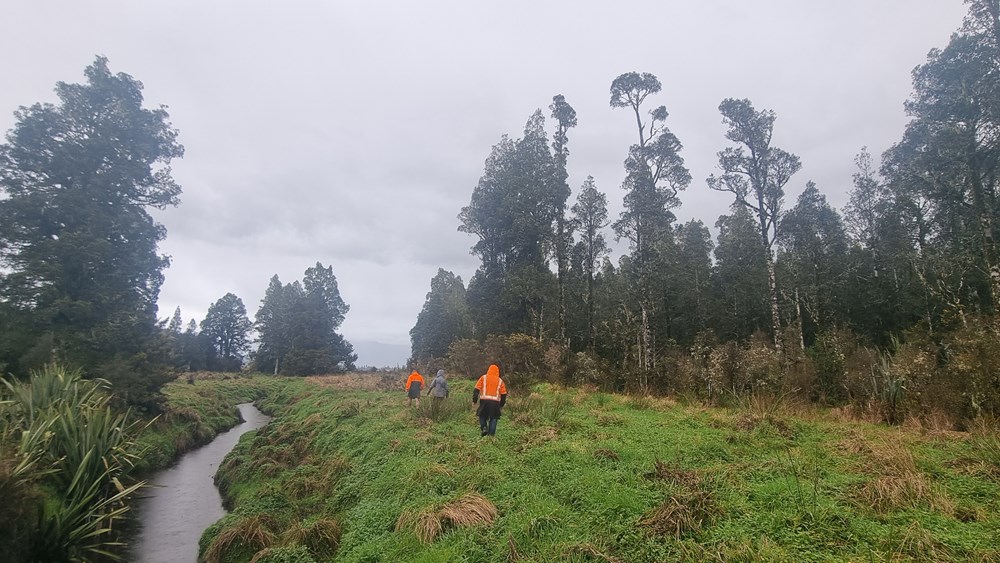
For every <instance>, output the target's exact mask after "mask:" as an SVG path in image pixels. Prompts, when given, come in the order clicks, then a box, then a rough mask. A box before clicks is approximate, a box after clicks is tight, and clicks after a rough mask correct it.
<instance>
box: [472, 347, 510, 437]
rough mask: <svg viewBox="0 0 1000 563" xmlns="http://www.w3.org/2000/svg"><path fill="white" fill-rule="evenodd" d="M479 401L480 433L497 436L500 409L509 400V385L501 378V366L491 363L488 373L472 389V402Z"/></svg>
mask: <svg viewBox="0 0 1000 563" xmlns="http://www.w3.org/2000/svg"><path fill="white" fill-rule="evenodd" d="M476 402H478V403H479V408H478V409H476V415H478V416H479V435H480V436H496V433H497V421H498V420H499V419H500V409H501V408H502V407H503V406H504V404H505V403H506V402H507V385H506V384H505V383H504V382H503V379H500V366H498V365H497V364H490V367H489V369H487V370H486V375H483V376H482V377H480V378H479V381H477V382H476V388H475V389H473V391H472V403H473V404H475V403H476Z"/></svg>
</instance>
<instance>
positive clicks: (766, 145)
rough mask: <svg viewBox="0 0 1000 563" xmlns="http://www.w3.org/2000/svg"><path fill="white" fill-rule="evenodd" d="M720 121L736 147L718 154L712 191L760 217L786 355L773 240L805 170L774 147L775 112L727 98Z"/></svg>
mask: <svg viewBox="0 0 1000 563" xmlns="http://www.w3.org/2000/svg"><path fill="white" fill-rule="evenodd" d="M719 111H720V112H721V113H722V122H723V123H724V124H725V125H726V126H727V127H728V128H729V130H728V131H726V138H727V139H729V140H730V141H733V142H734V143H737V146H735V147H728V148H726V149H724V150H723V151H721V152H720V153H719V168H721V169H722V175H721V176H716V175H715V174H712V175H711V176H709V177H708V180H707V182H708V186H709V187H710V188H712V189H713V190H718V191H723V192H730V193H732V194H733V195H734V196H736V203H737V204H738V205H743V206H745V207H747V208H748V209H750V210H751V211H753V212H754V213H755V214H756V215H757V226H758V229H759V236H760V241H761V243H762V245H763V256H762V258H763V260H764V263H765V266H766V268H767V283H768V293H769V295H768V296H769V298H770V302H771V330H772V331H773V335H774V347H775V350H777V352H778V355H782V354H784V346H783V343H782V336H781V316H780V313H779V310H778V287H777V282H776V279H775V273H774V250H773V246H774V241H775V238H776V236H777V230H778V221H779V219H780V217H781V204H782V201H783V199H784V196H785V191H784V187H785V184H787V183H788V180H790V179H791V177H792V175H793V174H795V173H796V172H798V170H799V168H801V167H802V165H801V163H800V162H799V157H797V156H795V155H794V154H791V153H788V152H785V151H783V150H781V149H779V148H776V147H772V146H771V134H772V132H773V130H774V120H775V114H774V112H773V111H771V110H761V111H757V110H756V109H754V107H753V104H751V103H750V100H737V99H734V98H726V99H725V100H723V101H722V103H721V104H720V105H719Z"/></svg>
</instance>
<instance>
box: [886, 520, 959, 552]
mask: <svg viewBox="0 0 1000 563" xmlns="http://www.w3.org/2000/svg"><path fill="white" fill-rule="evenodd" d="M890 547H891V548H892V549H891V552H892V555H891V556H890V557H889V559H890V560H892V561H900V560H913V561H951V560H954V554H953V553H952V552H951V550H950V549H948V547H947V546H946V545H944V544H942V543H941V542H940V541H938V540H937V539H936V538H935V537H934V535H933V534H932V533H931V532H930V531H928V530H927V529H926V528H924V527H923V526H922V525H921V524H920V522H917V521H913V522H912V523H911V524H910V525H909V526H907V527H906V529H904V530H903V533H902V534H901V535H900V536H899V539H898V541H897V542H895V545H891V546H890Z"/></svg>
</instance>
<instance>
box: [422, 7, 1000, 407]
mask: <svg viewBox="0 0 1000 563" xmlns="http://www.w3.org/2000/svg"><path fill="white" fill-rule="evenodd" d="M968 4H969V13H968V16H967V17H966V19H965V21H964V23H963V26H962V28H961V29H960V30H958V31H957V32H956V33H955V34H954V35H953V36H952V37H951V39H950V41H949V43H948V45H947V46H946V47H945V48H943V49H933V50H931V51H930V52H929V54H928V56H927V60H926V62H925V63H923V64H921V65H920V66H918V67H917V68H916V69H914V71H913V74H912V76H913V92H912V95H911V97H910V99H909V100H907V101H906V103H905V109H906V112H907V114H908V115H909V116H910V121H909V123H908V124H907V125H906V128H905V130H904V132H903V135H902V138H901V139H900V140H899V141H898V142H897V143H895V144H894V145H893V146H891V147H890V148H889V149H888V150H887V151H885V153H884V154H883V155H881V159H880V160H879V159H877V158H876V157H874V156H873V155H871V154H870V153H869V152H868V151H867V149H865V148H862V149H860V151H859V153H858V154H857V157H856V159H855V164H856V171H855V173H854V175H853V189H852V190H851V194H850V202H849V203H848V204H847V205H846V206H845V208H844V209H843V210H841V211H838V210H837V209H835V208H833V207H832V206H831V205H830V204H829V203H828V202H827V199H826V197H825V195H824V194H823V192H822V187H821V186H817V185H816V184H815V183H813V182H812V181H808V180H807V181H805V182H804V185H805V188H804V190H803V191H802V193H801V195H800V196H799V197H798V198H797V199H796V200H795V201H794V202H793V203H791V204H789V202H786V198H785V191H786V190H787V189H789V188H790V187H792V186H794V185H796V184H797V183H798V182H799V181H801V180H800V179H799V178H798V177H797V176H796V174H797V172H798V171H799V170H800V168H801V162H800V159H799V158H798V157H797V156H796V155H795V154H794V153H792V152H790V151H789V150H787V149H788V148H786V147H778V146H775V145H774V144H773V143H772V134H773V132H774V129H775V127H776V124H777V114H776V113H775V112H774V111H773V110H770V109H760V108H757V107H755V106H754V104H753V103H752V102H751V101H750V100H747V99H739V98H727V99H725V100H723V101H722V102H721V103H720V105H719V112H720V115H721V118H722V121H723V123H724V124H725V126H726V133H725V138H724V139H720V143H719V145H720V150H719V152H718V153H717V157H718V170H717V172H716V173H714V174H712V175H710V176H709V177H708V178H705V179H704V180H703V184H702V185H703V186H704V188H703V189H712V190H717V191H720V192H725V193H728V194H731V196H732V198H733V199H732V207H731V208H730V213H728V214H725V215H722V216H720V217H718V219H717V220H716V221H715V223H714V225H715V227H716V230H717V232H718V235H717V237H716V238H715V240H713V238H712V236H711V232H710V231H709V229H708V227H707V226H706V224H705V223H704V222H703V221H701V220H691V221H688V222H686V223H679V222H678V221H677V218H676V216H675V215H674V212H673V210H675V209H676V208H677V207H678V206H679V205H680V204H681V195H682V193H683V192H684V190H686V189H691V184H692V177H691V174H690V172H689V171H688V169H687V168H686V167H685V164H684V159H683V157H682V152H683V147H682V144H681V141H680V139H678V138H677V137H676V136H675V135H674V134H673V133H672V132H671V131H670V129H669V127H668V126H667V121H668V118H669V113H668V112H667V110H666V107H665V106H664V105H658V102H659V101H660V100H659V94H660V91H661V88H662V86H661V83H660V82H659V80H658V79H657V77H656V76H654V75H652V74H649V73H638V72H629V73H625V74H622V75H620V76H618V77H617V78H615V79H614V80H613V81H612V82H611V85H610V98H609V105H610V108H611V109H612V110H618V111H622V112H623V113H624V114H625V115H623V118H624V119H628V120H629V121H630V122H632V123H634V124H635V132H634V134H635V137H634V142H633V144H631V145H630V146H628V147H622V152H623V154H624V157H625V158H624V180H623V182H622V186H621V187H622V189H623V191H624V197H623V207H624V210H623V211H622V212H621V214H620V215H619V216H618V217H617V218H612V217H609V216H608V211H607V195H606V194H604V193H602V192H601V191H600V190H599V188H598V186H596V185H595V182H594V180H593V178H590V177H588V178H587V179H586V180H585V181H584V182H583V183H582V185H581V187H580V188H579V190H578V191H577V197H576V200H575V202H572V203H571V202H570V196H571V189H570V186H569V183H568V173H567V171H566V164H567V161H568V158H569V156H570V152H569V147H570V144H571V143H570V141H571V137H572V135H571V132H572V128H574V127H576V126H578V122H577V118H576V114H575V112H574V111H573V108H572V106H571V105H570V104H569V101H568V100H567V99H566V98H565V97H564V96H562V95H557V96H554V97H553V101H552V104H551V105H550V106H549V116H550V117H551V119H552V121H553V123H554V125H553V133H552V136H551V139H550V138H549V135H548V131H547V128H546V120H545V116H544V114H543V112H542V111H541V110H538V111H536V112H535V113H534V114H532V115H531V116H530V117H529V118H528V121H527V123H526V125H525V128H524V130H523V133H522V134H521V136H519V137H517V138H511V137H510V136H507V135H504V136H502V137H501V139H500V141H499V142H498V143H497V144H496V145H495V146H494V147H493V148H492V150H491V152H490V154H489V156H488V158H487V159H486V163H485V167H484V170H483V174H482V177H481V178H480V180H479V182H478V184H477V185H476V186H475V187H474V189H473V191H472V195H471V198H470V201H469V204H468V205H467V206H465V207H463V208H462V209H461V211H460V213H459V215H458V219H459V222H460V225H459V227H458V228H459V230H460V231H462V232H466V233H469V234H470V235H473V236H474V237H475V243H474V245H473V246H472V253H473V254H474V255H476V256H477V257H479V259H480V260H481V264H480V266H479V268H478V269H477V270H476V272H475V274H474V275H473V276H472V278H471V279H470V280H469V283H468V287H465V285H464V283H463V280H461V279H460V278H459V277H457V276H455V275H454V274H453V273H451V272H448V271H445V270H439V271H438V273H437V275H436V276H435V277H434V278H433V280H432V281H431V289H430V292H429V293H428V294H427V299H426V302H425V304H424V307H423V309H422V310H421V312H420V314H419V315H418V318H417V320H416V324H415V326H414V327H413V329H412V330H411V332H410V335H411V341H412V358H413V360H414V361H416V362H431V363H435V362H437V363H440V362H441V361H445V359H449V360H452V361H453V365H458V364H460V363H461V361H462V360H461V358H465V357H467V354H466V352H467V351H468V349H469V345H470V343H471V342H478V343H479V345H480V347H482V346H485V345H486V342H487V341H488V340H489V339H490V338H493V339H494V340H493V341H494V343H495V339H496V338H500V339H501V340H502V339H503V338H504V337H511V335H528V336H529V337H530V338H531V339H532V340H534V341H535V342H536V343H537V346H536V347H535V350H534V351H533V352H530V354H535V355H536V360H535V361H531V362H527V363H526V364H525V365H534V366H539V367H538V369H537V374H538V375H544V376H547V377H550V378H557V379H563V380H566V381H573V380H577V381H582V380H593V379H594V378H595V377H596V380H597V381H598V382H600V383H601V384H604V385H607V386H609V387H614V388H619V389H634V390H640V391H655V390H662V391H677V392H691V393H696V394H702V395H706V396H712V397H718V396H720V395H721V394H730V395H738V394H742V393H748V392H756V391H758V390H762V389H766V388H769V389H772V390H778V389H782V390H797V391H798V392H799V393H802V394H803V395H806V396H808V397H811V398H812V399H814V400H820V401H824V402H829V403H843V402H853V403H854V404H856V405H877V406H878V408H879V409H881V411H883V415H884V416H886V417H887V418H894V417H896V416H897V415H898V414H899V409H904V410H905V409H911V410H912V411H913V412H927V411H928V410H932V409H939V410H944V411H946V412H948V413H949V414H951V415H953V416H954V417H956V418H970V417H974V416H978V415H981V414H992V415H996V414H998V413H1000V378H998V376H997V375H996V374H997V373H1000V371H998V370H997V369H994V368H1000V366H994V363H995V360H993V358H994V357H996V356H997V354H996V353H995V352H998V351H1000V341H998V336H1000V325H998V323H997V312H998V298H1000V262H998V256H997V248H996V242H995V241H996V235H997V227H996V225H997V213H998V208H997V162H998V157H1000V135H998V131H1000V115H998V113H997V112H998V109H997V108H1000V97H998V95H1000V16H998V13H1000V8H998V2H997V1H996V0H970V1H969V2H968ZM799 185H802V184H799ZM608 236H614V237H615V238H616V239H617V240H625V241H627V242H628V244H629V246H628V252H627V253H626V254H625V255H624V256H622V257H621V258H620V260H618V262H617V263H613V262H612V261H611V260H610V258H609V247H608V244H607V237H608ZM522 341H523V339H518V342H522ZM530 354H529V355H530ZM541 366H544V367H541ZM581 366H586V369H584V368H583V367H581ZM595 370H596V371H595ZM578 371H582V374H581V373H577V372H578ZM594 373H598V374H599V375H596V376H595V375H594Z"/></svg>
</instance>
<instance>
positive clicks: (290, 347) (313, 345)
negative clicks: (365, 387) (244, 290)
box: [166, 262, 358, 375]
mask: <svg viewBox="0 0 1000 563" xmlns="http://www.w3.org/2000/svg"><path fill="white" fill-rule="evenodd" d="M349 310H350V306H349V305H348V304H347V303H345V302H344V300H343V299H342V298H341V296H340V289H339V287H338V285H337V277H336V276H335V275H334V274H333V266H326V267H324V266H323V264H322V263H320V262H317V263H316V265H315V266H312V267H309V268H307V269H306V271H305V276H304V277H303V280H302V281H301V282H300V281H298V280H295V281H294V282H292V283H289V284H284V285H282V283H281V280H280V279H279V278H278V275H277V274H275V275H274V276H272V277H271V281H270V283H269V285H268V287H267V291H266V292H265V294H264V298H263V299H262V300H261V304H260V307H259V308H258V309H257V314H256V315H255V317H254V321H253V322H251V321H250V319H249V317H247V310H246V306H245V305H244V304H243V300H242V299H240V298H239V297H237V296H236V295H235V294H233V293H227V294H225V295H224V296H222V297H221V298H220V299H219V300H218V301H216V302H214V303H212V305H210V306H209V308H208V312H207V313H206V315H205V319H204V320H203V321H201V324H200V328H201V330H200V331H199V324H198V323H197V322H195V321H194V319H192V320H191V321H190V323H188V325H187V329H186V330H185V331H183V332H182V331H181V326H182V325H183V322H184V321H183V319H182V317H181V309H180V307H177V309H175V310H174V315H173V317H171V320H170V323H169V324H168V325H167V331H166V334H167V339H168V341H169V342H170V349H171V352H172V353H171V359H172V364H173V367H174V368H176V369H178V370H181V371H202V370H208V371H239V370H240V369H242V368H243V367H244V366H247V361H248V360H249V361H250V364H249V366H248V367H250V368H251V369H253V370H255V371H263V372H265V373H273V374H274V375H278V374H282V375H312V374H319V373H334V372H343V371H350V370H353V369H354V368H355V366H354V362H355V361H357V359H358V356H357V354H355V353H354V347H353V346H352V345H351V343H350V342H348V341H347V340H346V339H344V337H343V335H341V334H340V333H339V332H337V329H338V328H340V325H341V323H343V322H344V319H345V318H346V316H347V312H348V311H349ZM254 332H256V338H254ZM253 344H256V345H257V346H256V348H255V349H252V346H253Z"/></svg>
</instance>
